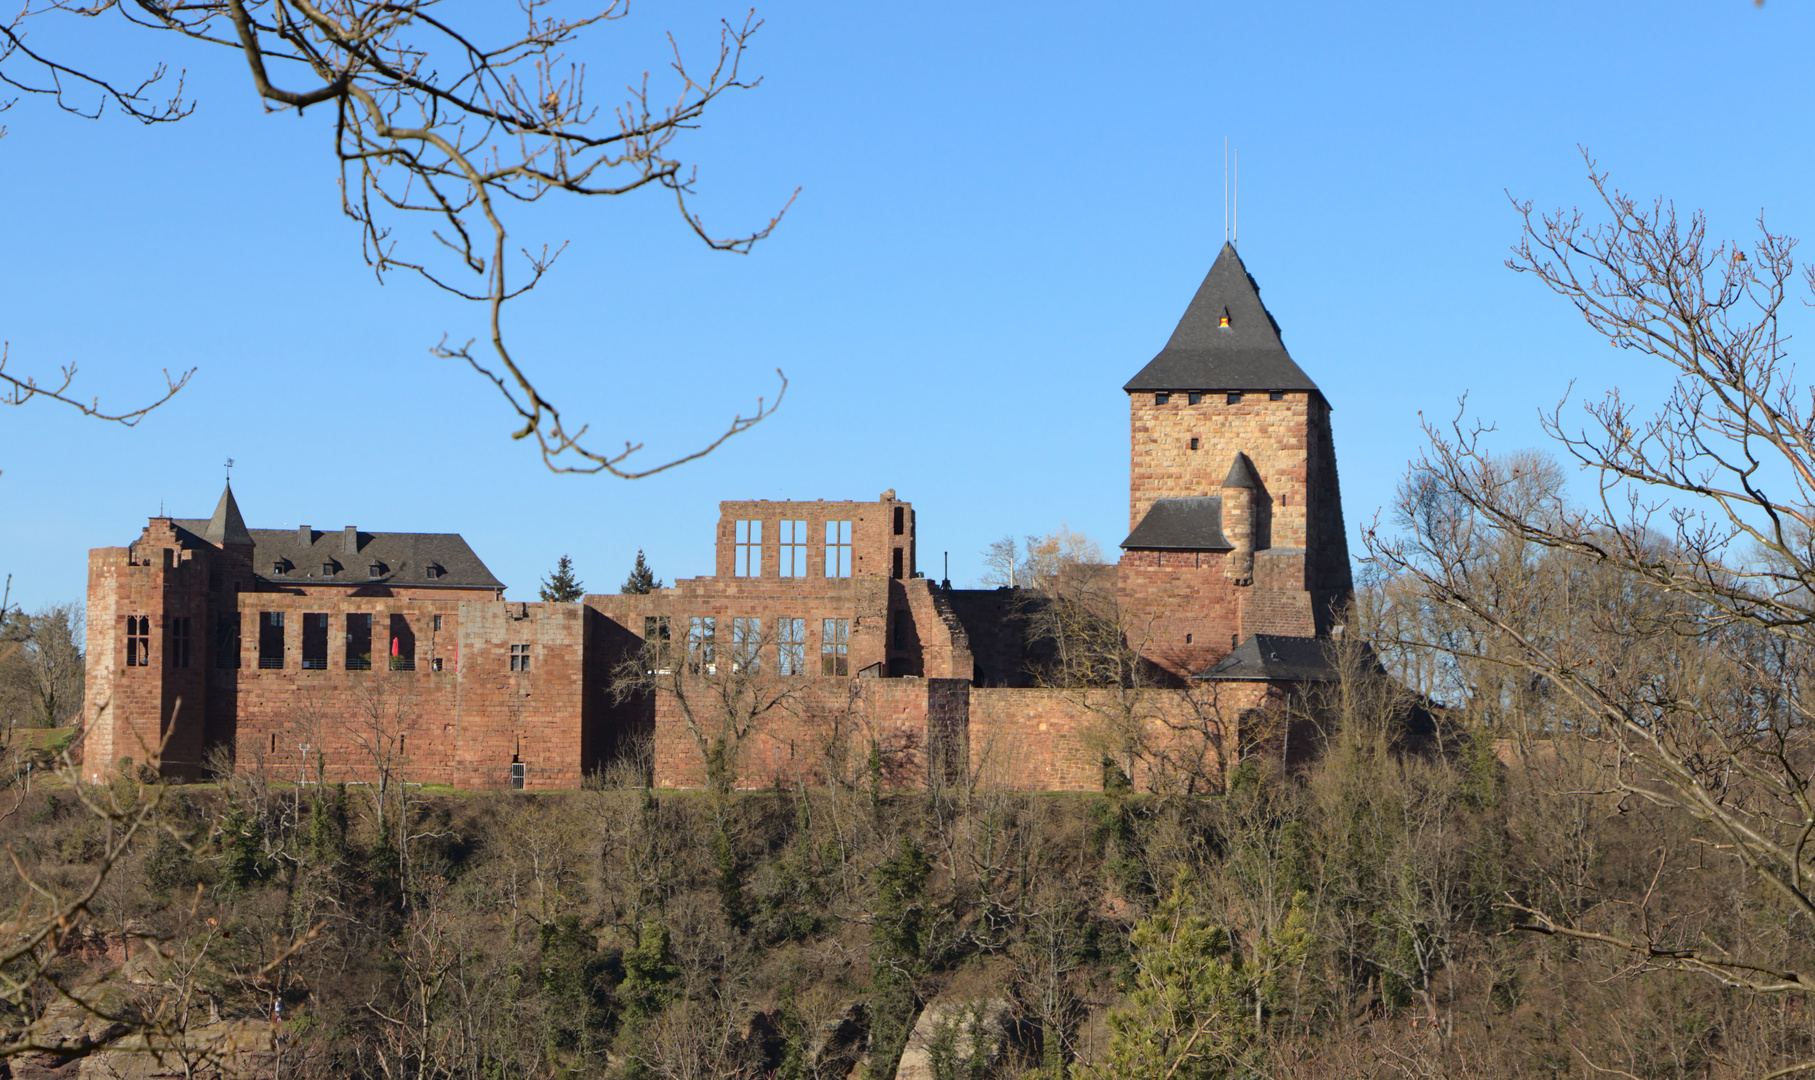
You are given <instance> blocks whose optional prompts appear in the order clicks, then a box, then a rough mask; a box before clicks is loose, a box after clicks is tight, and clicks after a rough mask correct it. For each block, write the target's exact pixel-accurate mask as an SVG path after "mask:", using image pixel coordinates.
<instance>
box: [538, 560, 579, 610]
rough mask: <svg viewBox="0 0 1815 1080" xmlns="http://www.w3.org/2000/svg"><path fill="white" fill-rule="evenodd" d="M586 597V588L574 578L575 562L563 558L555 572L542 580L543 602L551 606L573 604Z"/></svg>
mask: <svg viewBox="0 0 1815 1080" xmlns="http://www.w3.org/2000/svg"><path fill="white" fill-rule="evenodd" d="M585 595H586V586H585V585H582V584H581V583H580V580H579V579H578V578H576V577H574V574H573V560H572V559H570V558H568V557H567V556H565V555H563V556H561V561H560V562H558V563H556V564H555V572H554V573H552V574H550V575H548V576H547V577H545V578H543V579H542V600H543V602H545V603H550V604H571V603H573V602H574V601H575V600H578V599H579V598H580V597H582V596H585Z"/></svg>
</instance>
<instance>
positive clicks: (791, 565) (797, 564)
mask: <svg viewBox="0 0 1815 1080" xmlns="http://www.w3.org/2000/svg"><path fill="white" fill-rule="evenodd" d="M810 542H811V541H810V540H809V539H808V535H807V523H806V522H804V521H784V522H782V523H781V541H780V545H781V546H780V547H778V548H777V549H776V555H777V556H778V557H777V559H776V573H777V574H779V575H780V576H782V577H806V576H807V545H808V544H809V543H810Z"/></svg>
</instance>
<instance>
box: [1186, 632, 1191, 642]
mask: <svg viewBox="0 0 1815 1080" xmlns="http://www.w3.org/2000/svg"><path fill="white" fill-rule="evenodd" d="M1185 644H1187V645H1189V644H1191V635H1190V634H1186V635H1185Z"/></svg>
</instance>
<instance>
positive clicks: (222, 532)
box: [202, 483, 252, 547]
mask: <svg viewBox="0 0 1815 1080" xmlns="http://www.w3.org/2000/svg"><path fill="white" fill-rule="evenodd" d="M202 539H204V540H206V541H208V542H209V543H210V544H213V545H215V546H216V547H225V546H226V545H228V544H245V545H247V546H251V544H252V531H251V530H250V529H248V528H246V519H245V518H243V517H241V516H240V512H239V503H238V502H237V501H235V499H234V498H233V485H232V484H231V483H229V484H227V485H226V486H225V487H224V488H222V490H221V501H220V502H219V503H217V504H215V507H214V516H213V517H211V518H209V519H208V528H207V529H206V530H205V531H204V532H203V533H202Z"/></svg>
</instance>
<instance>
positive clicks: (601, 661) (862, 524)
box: [83, 245, 1377, 791]
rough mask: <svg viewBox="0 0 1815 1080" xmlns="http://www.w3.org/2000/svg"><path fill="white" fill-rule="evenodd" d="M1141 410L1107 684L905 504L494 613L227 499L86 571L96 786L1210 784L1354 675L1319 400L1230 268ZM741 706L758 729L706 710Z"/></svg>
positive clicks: (831, 506)
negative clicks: (957, 556)
mask: <svg viewBox="0 0 1815 1080" xmlns="http://www.w3.org/2000/svg"><path fill="white" fill-rule="evenodd" d="M1107 389H1108V387H1105V390H1107ZM1122 392H1123V393H1124V394H1125V395H1126V397H1127V401H1128V408H1129V453H1130V458H1129V519H1128V533H1127V536H1126V538H1125V539H1124V540H1123V541H1122V543H1121V549H1122V552H1121V556H1120V558H1119V560H1118V561H1117V562H1116V563H1115V564H1114V565H1110V566H1101V567H1088V568H1082V570H1081V571H1080V572H1081V573H1082V574H1083V575H1084V577H1086V578H1088V581H1089V585H1090V588H1091V589H1092V590H1093V592H1092V596H1091V599H1090V600H1089V601H1088V603H1087V605H1086V606H1089V607H1091V608H1092V610H1093V611H1094V612H1095V613H1096V617H1099V618H1109V619H1111V620H1113V622H1114V625H1115V626H1116V627H1117V630H1116V633H1118V634H1119V635H1121V638H1120V640H1121V642H1122V645H1121V646H1120V647H1119V648H1120V650H1121V651H1120V652H1119V653H1118V656H1122V655H1125V654H1126V653H1128V652H1132V654H1133V655H1134V656H1135V661H1134V662H1133V663H1132V664H1128V663H1124V662H1123V661H1122V660H1120V659H1118V660H1117V661H1116V662H1115V663H1114V664H1112V665H1110V670H1112V671H1114V670H1121V671H1122V672H1123V674H1122V675H1120V676H1116V678H1118V679H1120V680H1121V681H1120V682H1119V683H1116V684H1114V685H1107V684H1103V683H1102V682H1100V681H1098V682H1090V681H1088V680H1087V681H1086V682H1084V683H1080V684H1075V685H1067V686H1055V685H1053V682H1052V679H1051V677H1050V665H1049V664H1048V663H1047V661H1048V659H1049V658H1048V657H1046V656H1044V655H1043V654H1042V652H1041V650H1042V649H1043V648H1046V647H1047V646H1046V645H1045V644H1043V643H1042V641H1043V639H1041V638H1040V636H1039V634H1037V633H1030V626H1034V625H1036V624H1038V622H1039V617H1040V613H1041V612H1042V611H1043V610H1044V611H1050V610H1053V609H1052V608H1051V605H1053V604H1055V603H1057V602H1058V601H1057V600H1055V599H1054V598H1053V597H1051V596H1049V595H1041V594H1036V593H1031V592H1029V591H1026V590H1014V589H968V590H967V589H953V588H951V587H950V585H949V583H938V584H936V583H934V582H932V581H930V580H928V579H927V578H925V577H924V576H922V575H921V574H920V572H919V571H918V568H917V564H916V553H917V535H918V520H917V518H916V515H915V512H914V509H913V506H912V505H911V504H910V503H908V502H906V501H904V500H902V499H899V498H897V497H896V494H895V492H894V491H893V490H890V491H886V492H884V493H883V494H882V495H881V496H880V497H879V498H878V499H876V500H873V501H819V500H815V501H782V502H774V501H742V502H725V503H721V504H720V512H719V521H718V524H717V543H716V560H715V565H714V567H713V573H711V574H708V575H704V576H701V577H697V578H689V579H683V580H680V581H676V582H675V583H674V585H673V586H672V587H670V588H666V589H658V590H655V591H654V592H652V593H648V594H642V595H629V596H626V595H617V594H612V595H593V596H587V597H585V598H584V599H583V600H582V601H581V602H580V603H576V604H553V603H521V602H515V601H506V600H504V599H503V596H504V584H503V583H502V582H500V581H499V580H498V579H497V578H496V577H495V576H494V575H493V574H492V573H491V571H490V570H489V569H488V568H487V567H486V565H485V563H484V561H483V560H482V559H480V557H479V556H478V554H477V553H475V552H474V551H473V550H472V548H471V547H470V546H468V544H467V543H466V541H465V540H464V539H462V538H461V537H460V536H459V535H458V534H455V533H419V532H389V531H384V530H365V529H360V528H357V527H355V526H350V525H349V526H345V527H343V528H340V529H335V530H316V529H312V528H309V527H307V526H299V527H297V528H294V529H254V528H248V527H247V525H246V522H245V519H244V517H243V516H242V515H241V512H240V508H239V505H238V502H237V501H236V499H235V497H234V493H233V491H232V489H231V487H228V488H227V489H225V490H223V491H222V493H221V496H220V499H219V502H218V504H217V505H216V507H215V510H214V514H213V515H212V516H211V517H209V518H207V519H202V518H167V517H157V518H153V519H151V520H150V522H149V523H148V524H147V525H146V527H145V529H144V531H143V532H142V533H141V535H140V536H139V538H138V539H137V540H136V541H135V542H133V543H132V544H131V545H129V546H126V547H115V548H98V549H95V550H94V551H91V552H90V553H89V609H88V610H89V617H88V632H89V641H88V649H89V651H88V657H89V668H88V670H89V686H88V695H87V706H86V708H87V717H88V720H87V730H86V732H85V734H84V749H83V753H84V771H85V772H86V773H88V774H89V775H90V776H91V777H93V778H96V779H99V778H102V777H103V776H105V775H106V774H107V773H108V771H109V770H111V769H115V768H118V767H120V763H121V762H122V760H123V759H131V760H132V761H135V762H138V763H141V764H142V763H146V762H155V763H156V765H157V767H158V768H159V769H161V770H162V771H164V772H166V773H169V774H173V775H191V776H194V775H201V774H203V773H205V772H207V771H209V770H210V769H211V768H219V767H222V765H223V763H224V762H226V761H229V760H230V761H231V762H232V763H233V765H234V766H235V767H238V768H262V769H267V770H273V771H274V772H275V773H276V775H279V776H285V777H295V778H297V779H311V778H312V779H315V780H329V781H332V780H340V779H352V780H360V779H364V780H371V779H375V778H377V777H378V776H380V775H388V776H407V777H408V778H409V779H411V780H417V781H435V782H443V783H450V784H455V785H459V786H462V787H474V788H485V787H500V786H510V787H526V788H562V787H576V786H578V785H579V783H580V781H581V779H582V778H583V776H584V775H585V774H587V773H589V772H592V771H595V770H597V769H599V768H601V767H603V766H604V765H605V764H606V763H608V762H609V761H611V760H612V759H613V758H614V757H619V756H622V755H623V754H624V753H625V751H626V749H627V748H631V747H637V748H642V749H639V750H638V753H637V755H636V757H637V760H646V761H650V762H652V766H651V768H652V772H653V775H652V777H651V779H652V780H653V781H654V782H655V783H656V784H657V785H658V786H668V787H675V786H679V787H686V786H696V785H699V784H702V783H704V782H705V781H706V775H707V774H706V760H707V758H708V757H709V756H710V755H711V754H714V753H719V751H714V750H711V749H710V748H711V746H712V745H713V744H714V740H715V739H722V738H727V737H729V736H726V735H725V734H724V732H727V731H733V730H734V731H735V732H736V737H735V746H734V747H733V750H734V757H735V761H736V767H735V771H736V774H737V776H738V778H739V782H740V783H744V784H748V785H753V786H764V785H768V784H774V783H782V782H787V783H810V782H823V781H826V780H828V779H830V778H831V777H832V776H833V775H834V774H835V773H837V772H838V771H839V770H842V769H849V768H852V767H857V766H854V765H853V764H852V763H853V762H856V763H858V766H863V767H867V766H864V765H863V763H865V762H870V761H874V760H880V761H882V762H883V763H884V766H885V771H886V773H887V775H888V777H889V779H890V782H892V783H896V784H900V785H904V786H915V785H923V784H928V783H939V782H942V778H944V779H950V778H953V777H958V776H964V775H971V776H982V777H985V778H986V779H993V780H994V781H996V782H998V783H1001V784H1003V785H1005V786H1010V787H1015V788H1021V789H1066V790H1078V789H1091V788H1096V787H1100V786H1101V785H1102V784H1103V783H1104V782H1105V776H1106V775H1107V770H1111V769H1113V770H1116V771H1119V772H1120V773H1121V774H1123V775H1125V776H1126V777H1128V778H1129V779H1130V780H1131V781H1132V782H1135V783H1137V784H1140V785H1142V786H1147V787H1152V788H1155V789H1160V788H1171V789H1175V790H1192V791H1201V790H1207V789H1211V788H1214V787H1215V786H1216V785H1217V784H1218V783H1219V782H1220V781H1219V779H1218V778H1219V777H1220V775H1221V770H1222V769H1223V768H1224V767H1226V765H1227V764H1228V761H1229V760H1230V759H1231V757H1232V756H1233V755H1235V754H1239V753H1241V752H1244V751H1243V749H1242V748H1244V747H1246V748H1248V751H1247V752H1259V751H1258V750H1257V749H1256V748H1260V747H1263V746H1264V745H1266V739H1265V737H1264V736H1262V735H1260V734H1257V733H1258V732H1261V731H1262V730H1263V729H1266V730H1275V729H1278V724H1277V723H1276V722H1275V721H1277V719H1278V717H1279V716H1281V715H1285V714H1287V713H1290V712H1291V711H1292V710H1293V709H1295V708H1300V707H1301V706H1302V703H1303V702H1304V701H1305V700H1306V694H1307V693H1308V688H1314V687H1316V686H1318V685H1320V684H1326V683H1328V682H1330V681H1332V680H1334V679H1335V678H1337V677H1338V674H1339V670H1340V668H1341V662H1340V661H1341V656H1340V650H1339V649H1338V648H1337V647H1336V645H1335V643H1334V640H1333V637H1334V632H1335V631H1336V629H1337V627H1338V623H1339V620H1340V616H1341V612H1342V610H1343V608H1344V606H1345V605H1346V604H1347V602H1348V600H1349V597H1350V593H1351V589H1352V586H1351V582H1350V576H1349V562H1348V550H1347V542H1346V538H1345V533H1344V529H1343V519H1342V505H1341V493H1340V488H1339V484H1338V480H1337V472H1336V457H1335V451H1334V446H1333V438H1332V433H1331V427H1330V406H1329V403H1328V402H1327V401H1326V400H1325V399H1324V396H1323V393H1322V391H1321V390H1319V389H1318V387H1317V384H1316V383H1314V382H1313V381H1312V380H1311V379H1310V377H1309V376H1308V375H1306V374H1305V372H1304V370H1303V369H1302V368H1300V367H1299V366H1298V364H1297V362H1295V361H1294V360H1293V358H1292V356H1291V355H1290V353H1289V352H1288V351H1287V349H1286V346H1285V343H1284V341H1283V339H1282V337H1281V335H1280V331H1279V326H1278V324H1277V323H1276V322H1275V321H1274V319H1273V316H1272V315H1271V313H1269V312H1268V310H1267V308H1266V306H1265V305H1264V304H1263V303H1262V302H1261V299H1260V290H1259V287H1258V286H1257V285H1256V283H1255V281H1254V279H1253V278H1252V277H1251V276H1250V275H1249V274H1248V271H1247V269H1246V267H1245V266H1243V264H1242V261H1241V258H1240V256H1239V255H1237V253H1236V251H1235V248H1234V247H1233V246H1232V245H1224V247H1223V248H1222V250H1221V252H1220V253H1219V254H1218V255H1217V257H1216V260H1215V262H1214V264H1213V265H1212V266H1211V268H1210V271H1209V273H1208V274H1207V275H1206V276H1205V278H1204V280H1203V282H1202V284H1201V285H1200V286H1199V287H1198V289H1197V292H1196V294H1195V295H1194V296H1193V297H1192V299H1191V301H1190V303H1189V305H1188V306H1187V307H1186V309H1185V312H1184V315H1183V317H1182V318H1180V320H1179V322H1178V325H1177V327H1176V328H1175V329H1174V330H1173V332H1172V335H1171V337H1170V338H1169V339H1168V340H1167V341H1166V343H1165V346H1164V347H1163V348H1162V349H1161V350H1160V351H1159V353H1158V354H1157V355H1155V356H1154V357H1153V358H1152V359H1151V360H1150V361H1148V362H1147V363H1146V364H1145V366H1143V367H1142V368H1141V369H1140V370H1139V371H1138V372H1137V373H1136V374H1135V376H1134V377H1133V378H1132V379H1129V380H1128V381H1127V382H1126V383H1125V384H1124V385H1123V387H1122ZM1042 605H1047V606H1046V607H1045V608H1043V607H1042ZM1111 610H1112V612H1113V613H1112V614H1108V615H1106V614H1105V612H1106V611H1111ZM1370 662H1371V660H1369V659H1368V658H1363V661H1362V666H1364V667H1366V666H1367V664H1368V663H1370ZM1374 666H1376V667H1377V662H1376V663H1375V665H1374ZM629 691H634V692H629ZM733 700H736V701H740V702H753V701H759V700H760V702H763V703H764V704H762V706H761V708H760V709H759V710H757V711H756V712H754V713H751V714H750V715H745V716H742V717H741V718H737V719H736V720H735V722H732V720H731V719H727V718H722V717H721V718H720V719H719V720H710V719H708V718H704V717H703V715H702V713H701V709H702V708H703V707H704V706H703V705H702V704H701V703H702V702H716V703H717V704H716V705H714V706H713V707H714V708H718V709H720V710H721V711H722V710H723V709H724V708H728V707H729V706H727V705H726V704H725V703H726V702H730V701H733ZM739 707H740V708H742V707H744V706H741V705H740V706H739ZM751 707H752V708H754V706H751ZM1269 717H1271V718H1272V719H1268V718H1269ZM1269 725H1272V726H1271V727H1269ZM1282 753H1283V751H1282Z"/></svg>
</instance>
